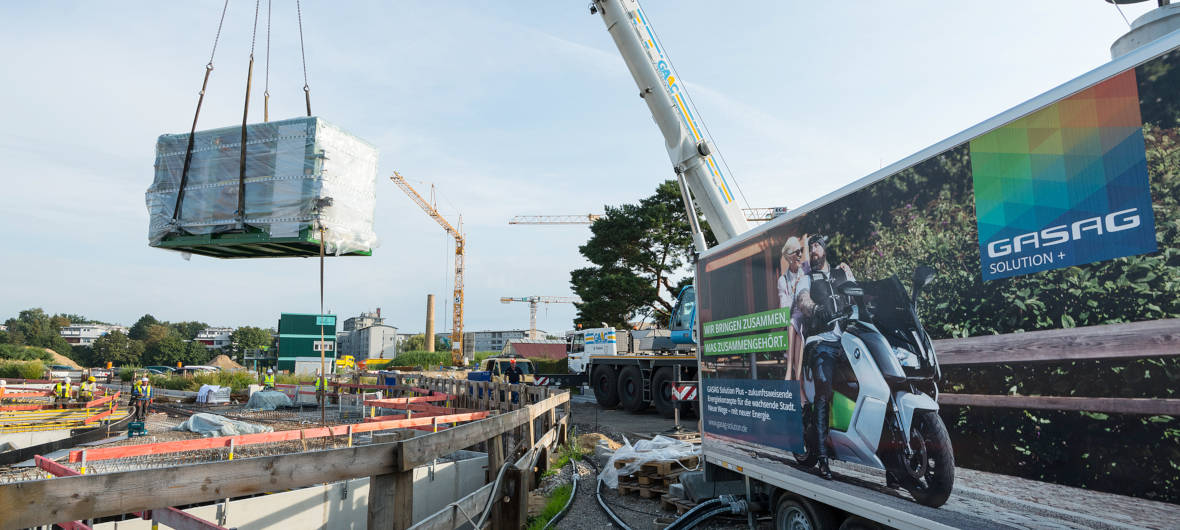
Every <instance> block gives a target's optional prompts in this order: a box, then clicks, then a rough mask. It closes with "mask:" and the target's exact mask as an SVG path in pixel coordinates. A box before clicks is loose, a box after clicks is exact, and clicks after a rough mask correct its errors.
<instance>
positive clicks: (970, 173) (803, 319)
mask: <svg viewBox="0 0 1180 530" xmlns="http://www.w3.org/2000/svg"><path fill="white" fill-rule="evenodd" d="M815 185H816V186H823V183H821V182H817V183H815ZM785 192H786V193H791V190H785ZM1178 240H1180V50H1176V49H1174V50H1172V51H1170V52H1167V53H1164V54H1162V55H1156V56H1155V57H1153V58H1150V59H1149V60H1145V61H1144V62H1141V63H1139V64H1137V65H1136V64H1134V63H1128V64H1127V65H1126V66H1125V67H1124V68H1123V69H1122V70H1119V69H1117V68H1115V67H1113V65H1106V67H1103V68H1100V69H1098V70H1095V71H1094V72H1091V73H1090V74H1087V75H1086V76H1083V77H1081V78H1079V79H1078V80H1075V82H1072V83H1070V84H1067V85H1064V86H1063V87H1061V88H1059V89H1057V90H1055V91H1053V92H1050V93H1049V94H1047V95H1046V96H1042V97H1040V98H1037V99H1035V100H1033V101H1032V102H1030V103H1028V104H1025V105H1022V106H1021V107H1018V108H1016V109H1013V111H1010V112H1008V113H1005V114H1001V115H1000V116H998V117H997V118H995V119H993V120H990V121H989V122H985V124H983V125H980V126H978V127H976V128H974V129H971V130H969V131H967V132H966V133H964V134H961V135H959V136H957V137H955V138H953V139H952V140H948V141H947V142H944V143H943V144H940V146H938V147H936V148H934V149H931V150H928V151H926V152H925V154H923V155H918V156H915V157H913V158H912V159H911V160H910V161H909V162H907V163H904V164H899V165H898V166H897V167H896V168H895V169H893V170H887V171H886V172H883V173H882V174H881V175H880V176H879V177H874V178H871V179H866V182H865V183H863V184H861V185H859V186H857V187H855V188H854V189H851V191H848V192H847V193H843V194H840V195H839V196H837V197H835V198H825V199H822V200H820V201H817V202H816V203H814V204H812V205H808V206H806V207H804V208H800V209H798V210H796V211H792V212H791V213H789V214H787V215H785V216H782V217H779V218H777V219H775V220H773V221H771V222H770V223H768V224H767V225H764V226H763V227H760V228H759V229H757V230H755V231H754V232H752V233H751V234H747V235H745V236H743V237H741V238H739V239H738V240H736V241H733V242H727V244H726V245H723V246H721V247H718V248H716V249H713V250H710V251H709V252H707V253H705V254H704V255H703V256H702V257H701V259H700V260H699V262H698V264H697V279H696V281H697V297H698V302H699V306H698V311H699V322H700V324H699V325H700V328H699V329H698V332H699V336H700V343H701V344H700V346H701V347H700V361H701V423H702V435H703V444H704V451H705V453H706V454H707V455H709V456H710V459H711V460H712V459H721V460H725V461H727V462H736V463H738V464H739V465H745V464H756V465H760V466H763V467H764V468H766V469H773V468H774V466H792V467H794V468H796V469H800V468H801V469H820V471H818V472H819V473H820V474H821V475H822V474H824V473H825V471H826V470H825V469H822V468H820V466H819V464H820V462H821V461H823V460H824V459H829V460H830V461H842V462H848V463H853V464H856V465H860V466H868V467H870V468H876V469H878V470H882V471H884V472H883V473H881V474H880V476H879V479H880V480H881V482H888V483H889V484H890V486H900V488H901V489H902V490H905V491H908V492H909V494H910V496H911V497H913V499H914V500H916V501H918V502H919V503H921V504H925V505H927V506H940V505H942V504H943V503H945V502H946V501H947V499H948V497H949V496H950V495H951V492H952V488H953V485H954V482H955V474H956V472H957V471H958V469H959V468H960V467H964V468H971V469H975V470H980V471H985V472H994V473H1001V474H1006V475H1013V476H1022V477H1025V478H1029V479H1033V480H1040V481H1049V482H1056V483H1059V484H1064V485H1069V486H1076V487H1082V488H1089V489H1096V490H1099V491H1108V492H1112V493H1118V494H1123V495H1129V496H1136V497H1142V498H1146V499H1153V500H1156V501H1163V502H1166V503H1170V504H1176V503H1177V502H1180V493H1178V492H1180V471H1178V470H1180V422H1178V420H1177V419H1176V418H1175V417H1173V416H1172V415H1170V414H1167V413H1163V412H1160V411H1161V410H1164V409H1166V407H1161V406H1158V405H1159V404H1160V403H1164V402H1166V401H1167V400H1168V399H1169V398H1171V397H1172V396H1173V394H1174V391H1175V388H1176V385H1177V383H1180V363H1178V362H1177V359H1176V357H1175V356H1174V352H1173V354H1166V353H1165V354H1162V355H1161V354H1158V352H1156V353H1151V354H1148V353H1145V354H1143V355H1141V356H1139V357H1136V356H1135V355H1134V354H1133V352H1132V353H1131V354H1126V353H1120V354H1119V356H1120V357H1119V358H1118V359H1113V358H1109V357H1107V358H1104V357H1102V355H1098V354H1093V355H1090V354H1089V353H1087V352H1086V348H1088V347H1089V348H1100V347H1099V343H1100V342H1101V343H1102V344H1105V342H1102V341H1108V342H1109V340H1110V339H1101V340H1099V339H1094V340H1091V338H1093V337H1109V336H1111V335H1110V334H1111V333H1113V332H1114V330H1116V329H1117V330H1118V331H1119V333H1122V334H1123V335H1118V336H1120V337H1130V338H1131V340H1140V339H1142V340H1143V341H1146V342H1150V341H1153V340H1155V339H1156V338H1158V337H1139V338H1136V333H1140V332H1137V331H1134V330H1137V329H1147V328H1138V327H1136V328H1128V327H1125V326H1128V325H1166V326H1170V325H1171V324H1170V322H1171V319H1175V318H1177V317H1180V245H1178V244H1177V243H1178V242H1180V241H1178ZM1161 323H1162V324H1161ZM1120 326H1122V327H1120ZM1052 330H1071V333H1072V332H1074V331H1076V335H1074V336H1073V337H1072V338H1070V337H1067V338H1065V339H1060V338H1059V339H1055V340H1058V343H1062V342H1061V341H1068V340H1072V342H1068V343H1069V344H1070V346H1069V347H1067V348H1064V349H1060V351H1057V350H1052V348H1041V349H1037V348H1036V347H1035V346H1029V347H1028V348H1027V349H1019V351H1017V352H1015V353H1013V355H1011V356H1010V357H1012V356H1015V357H1021V356H1024V357H1022V358H1023V359H1026V360H1025V361H1020V362H1008V361H1005V362H1002V363H992V364H989V361H988V356H989V355H991V354H992V353H993V352H992V351H990V350H988V348H987V347H986V342H987V341H986V340H984V338H989V337H992V338H996V339H997V340H999V339H1012V338H1013V337H1015V338H1017V339H1019V338H1021V337H1025V338H1028V339H1030V340H1031V339H1033V338H1037V337H1042V336H1047V335H1037V333H1045V332H1049V333H1052ZM1022 333H1029V335H1019V334H1022ZM1143 333H1146V332H1143ZM1054 337H1057V335H1054ZM970 341H974V342H970ZM1157 342H1158V341H1157ZM968 343H970V344H972V345H978V344H985V346H973V347H977V348H978V351H973V352H970V353H967V354H963V355H958V354H956V357H955V360H954V362H951V361H949V360H948V361H947V362H946V365H944V363H942V362H940V359H939V357H938V355H939V353H938V351H939V349H940V348H948V347H953V346H955V345H958V344H968ZM1030 344H1031V343H1030ZM1055 344H1056V343H1055ZM960 349H962V348H960ZM1116 349H1117V348H1116ZM1178 349H1180V348H1178ZM1051 350H1052V351H1051ZM956 351H958V350H956ZM1079 352H1082V353H1085V355H1082V354H1080V353H1079ZM1037 355H1040V356H1041V357H1036V356H1037ZM1075 358H1085V359H1094V360H1086V361H1077V360H1074V359H1075ZM952 396H953V397H952ZM979 396H983V397H989V396H996V397H1003V398H1008V401H1003V400H997V399H981V398H980V397H979ZM1021 396H1029V397H1040V396H1060V397H1069V398H1074V399H1078V398H1087V399H1089V398H1094V399H1106V398H1113V399H1114V402H1117V401H1119V400H1120V399H1126V398H1137V399H1138V400H1139V401H1136V403H1138V404H1139V405H1136V407H1138V408H1134V407H1130V406H1129V405H1128V406H1122V405H1121V404H1118V403H1116V404H1115V406H1114V408H1109V407H1107V405H1110V403H1113V402H1109V403H1107V404H1106V405H1094V406H1093V407H1092V408H1090V409H1087V408H1086V407H1087V405H1085V404H1083V405H1074V404H1068V405H1067V406H1065V408H1064V409H1062V408H1059V409H1057V410H1053V409H1052V408H1051V407H1046V406H1042V405H1039V404H1035V403H1034V400H1032V399H1030V400H1026V401H1014V400H1013V399H1012V398H1016V397H1021ZM1144 398H1146V399H1144ZM972 400H974V401H972ZM1153 400H1160V401H1157V402H1155V403H1154V404H1151V402H1152V401H1153ZM948 401H952V402H953V404H948V403H947V402H948ZM1128 401H1130V400H1128ZM1145 401H1147V402H1149V404H1147V405H1142V403H1143V402H1145ZM1007 403H1011V404H1007ZM1029 403H1033V404H1029ZM1071 403H1074V402H1071ZM1104 407H1107V408H1104Z"/></svg>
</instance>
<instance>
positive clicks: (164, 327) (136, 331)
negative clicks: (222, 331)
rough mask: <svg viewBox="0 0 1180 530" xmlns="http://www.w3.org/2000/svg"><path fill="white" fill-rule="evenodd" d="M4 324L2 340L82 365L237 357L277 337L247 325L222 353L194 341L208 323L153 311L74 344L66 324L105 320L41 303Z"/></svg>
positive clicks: (162, 363)
mask: <svg viewBox="0 0 1180 530" xmlns="http://www.w3.org/2000/svg"><path fill="white" fill-rule="evenodd" d="M4 324H5V327H7V328H8V329H7V331H0V344H11V345H14V346H32V347H40V348H49V349H51V350H53V351H55V352H57V353H59V354H61V355H64V356H66V357H69V358H70V359H72V360H74V361H75V362H77V363H78V364H80V365H82V366H104V365H106V363H108V362H109V363H112V364H114V365H115V366H129V365H138V366H152V365H159V366H175V365H176V363H183V364H185V365H194V364H204V363H207V362H209V360H210V359H212V358H213V357H214V356H216V355H218V354H220V353H224V354H227V355H231V356H235V357H238V356H241V355H242V354H243V353H245V352H246V351H247V350H253V349H262V348H268V347H270V346H271V345H272V343H273V342H274V339H273V337H272V336H271V332H270V330H267V329H262V328H257V327H252V326H243V327H240V328H237V329H236V330H234V332H233V333H232V334H231V335H230V346H229V347H228V348H226V349H225V350H224V351H220V352H219V351H217V350H216V349H212V350H211V349H209V348H206V347H205V345H204V344H202V343H201V342H200V341H197V340H195V339H196V336H197V334H198V333H200V332H201V330H203V329H205V328H207V327H209V325H208V324H206V323H204V322H199V321H183V322H168V321H162V320H159V319H157V318H156V317H154V316H152V315H150V314H146V315H144V316H142V317H140V318H139V320H137V321H136V322H135V324H133V325H132V326H131V328H130V329H128V331H127V333H123V332H121V331H118V330H115V331H111V332H109V333H107V334H106V335H103V336H101V337H99V338H98V339H95V341H94V343H93V344H92V345H90V346H81V345H72V344H70V343H69V342H67V341H66V339H65V338H63V337H62V336H61V328H63V327H66V326H70V325H78V324H103V322H100V321H96V320H89V319H87V318H85V317H83V316H81V315H74V314H68V313H66V314H55V315H49V314H48V313H46V312H45V311H44V310H43V309H41V308H32V309H26V310H24V311H21V312H20V313H19V315H18V316H17V317H16V318H9V319H8V320H6V321H5V322H4Z"/></svg>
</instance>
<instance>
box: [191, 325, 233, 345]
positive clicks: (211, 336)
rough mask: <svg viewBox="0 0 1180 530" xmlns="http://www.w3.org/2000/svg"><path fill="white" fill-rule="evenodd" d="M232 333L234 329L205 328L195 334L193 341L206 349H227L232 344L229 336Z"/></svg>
mask: <svg viewBox="0 0 1180 530" xmlns="http://www.w3.org/2000/svg"><path fill="white" fill-rule="evenodd" d="M233 332H234V328H205V329H202V330H201V331H199V332H197V337H196V338H195V339H193V340H196V341H197V342H200V343H201V344H204V345H205V348H206V349H210V350H220V349H223V348H226V349H228V348H229V346H230V344H231V342H232V341H231V340H230V335H232V334H233Z"/></svg>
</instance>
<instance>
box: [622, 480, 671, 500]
mask: <svg viewBox="0 0 1180 530" xmlns="http://www.w3.org/2000/svg"><path fill="white" fill-rule="evenodd" d="M632 493H638V494H639V496H640V497H641V498H644V499H654V498H656V497H660V496H661V495H665V494H667V493H668V489H667V488H664V487H662V486H635V485H631V484H619V495H623V496H626V495H630V494H632Z"/></svg>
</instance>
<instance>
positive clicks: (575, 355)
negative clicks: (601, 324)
mask: <svg viewBox="0 0 1180 530" xmlns="http://www.w3.org/2000/svg"><path fill="white" fill-rule="evenodd" d="M618 335H619V334H618V333H617V332H616V331H615V328H612V327H605V328H593V329H576V330H574V331H570V332H567V333H566V334H565V352H566V355H567V357H568V358H569V361H568V362H569V372H570V373H571V374H581V373H585V372H586V366H587V365H589V364H590V356H591V355H618V354H619V348H618V340H617V338H616V337H618Z"/></svg>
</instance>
